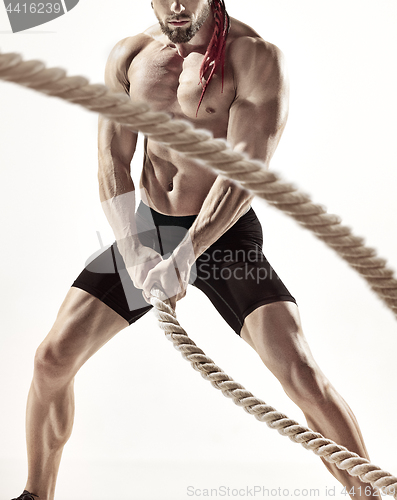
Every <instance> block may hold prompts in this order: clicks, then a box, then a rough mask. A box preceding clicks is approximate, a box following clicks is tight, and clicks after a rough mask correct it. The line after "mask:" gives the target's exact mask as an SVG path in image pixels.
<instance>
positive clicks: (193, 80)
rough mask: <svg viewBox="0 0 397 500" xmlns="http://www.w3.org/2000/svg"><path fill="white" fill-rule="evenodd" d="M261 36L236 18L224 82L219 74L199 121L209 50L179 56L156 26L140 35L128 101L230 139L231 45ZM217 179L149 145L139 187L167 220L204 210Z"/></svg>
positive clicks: (131, 68) (233, 93) (162, 148)
mask: <svg viewBox="0 0 397 500" xmlns="http://www.w3.org/2000/svg"><path fill="white" fill-rule="evenodd" d="M244 35H245V36H247V35H248V36H251V37H257V36H258V35H257V34H256V33H255V32H254V31H253V30H252V29H250V28H249V27H248V26H246V25H244V24H242V23H240V22H238V21H236V20H234V19H232V28H231V30H230V33H229V37H228V42H227V47H226V64H225V73H224V83H223V92H222V77H221V75H220V74H218V73H217V74H215V75H214V76H213V78H212V80H211V83H210V85H209V86H208V88H207V91H206V93H205V96H204V99H203V101H202V103H201V106H200V109H199V111H198V114H197V117H196V111H197V106H198V103H199V100H200V96H201V92H202V86H201V85H199V68H200V66H201V63H202V61H203V57H204V53H205V47H203V48H198V49H196V50H197V51H196V50H195V51H192V52H190V53H189V54H182V55H181V54H179V53H178V49H177V47H176V45H175V44H173V43H172V42H170V41H169V39H168V38H167V37H166V36H164V35H163V34H162V33H161V31H160V30H159V28H158V27H157V26H156V27H154V28H150V29H149V30H147V31H146V32H145V33H144V34H143V35H141V37H142V40H141V45H142V48H141V50H140V51H139V53H138V54H137V55H136V56H135V57H134V58H133V60H132V62H131V64H130V66H129V68H128V72H127V80H128V82H129V86H130V89H129V90H130V96H131V99H132V100H134V101H146V102H148V103H149V104H150V105H151V107H152V109H153V110H156V111H167V112H168V113H171V114H172V116H173V117H174V118H176V119H183V120H187V121H189V122H191V123H193V125H194V126H195V127H196V128H203V129H207V130H210V131H211V132H212V134H213V135H214V137H217V138H226V136H227V128H228V119H229V109H230V106H231V104H232V102H233V100H234V99H235V96H236V84H235V81H234V75H233V64H232V61H230V50H229V48H230V45H231V43H232V42H233V40H235V39H236V38H238V37H240V36H244ZM215 178H216V174H215V173H214V172H212V171H210V170H209V169H205V168H203V167H201V166H199V165H198V164H197V163H195V162H194V161H192V160H189V159H186V158H184V157H182V156H181V155H180V154H178V153H177V152H174V151H172V150H170V149H169V148H168V147H165V146H163V145H161V144H159V143H157V142H155V141H151V140H150V139H148V140H147V141H145V159H144V166H143V171H142V177H141V187H143V188H144V189H145V191H146V196H147V202H148V203H149V204H150V205H151V206H152V208H154V209H155V210H157V211H159V212H161V213H164V214H168V215H193V214H197V213H198V212H199V211H200V208H201V206H202V204H203V201H204V199H205V198H206V196H207V194H208V192H209V190H210V188H211V186H212V184H213V182H214V181H215Z"/></svg>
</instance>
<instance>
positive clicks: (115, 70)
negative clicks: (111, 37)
mask: <svg viewBox="0 0 397 500" xmlns="http://www.w3.org/2000/svg"><path fill="white" fill-rule="evenodd" d="M152 41H153V38H152V37H150V36H149V35H147V34H145V33H140V34H139V35H135V36H130V37H127V38H123V39H122V40H120V41H119V42H117V43H116V45H115V46H114V47H113V49H112V50H111V52H110V54H109V57H108V59H107V63H106V69H105V83H106V85H108V86H109V87H111V88H113V90H115V91H122V90H124V91H126V92H127V93H128V90H129V89H127V88H126V85H127V83H128V77H127V75H128V69H129V67H130V64H131V61H132V60H133V59H134V57H136V56H137V55H138V54H139V53H140V52H141V51H142V50H143V49H144V48H145V47H147V46H148V45H149V44H150V43H151V42H152ZM120 84H121V85H122V87H123V89H121V88H114V87H119V85H120Z"/></svg>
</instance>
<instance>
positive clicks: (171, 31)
mask: <svg viewBox="0 0 397 500" xmlns="http://www.w3.org/2000/svg"><path fill="white" fill-rule="evenodd" d="M152 8H153V10H154V13H155V15H156V17H157V19H158V24H156V25H155V26H153V27H151V28H149V29H148V30H146V31H145V32H144V33H142V34H139V35H137V36H133V37H129V38H126V39H124V40H122V41H121V42H119V43H118V44H117V45H116V46H115V48H114V49H113V51H112V52H111V54H110V57H109V60H108V63H107V66H106V77H105V80H106V84H107V85H108V86H109V87H110V88H111V89H112V90H113V91H115V92H124V93H127V94H130V92H131V94H130V95H131V99H132V100H134V101H147V102H149V103H150V105H151V107H152V108H153V109H155V110H164V111H167V112H169V113H171V114H172V115H173V116H174V117H175V118H182V119H184V120H188V121H190V122H191V123H193V124H194V125H195V126H196V127H200V128H205V129H208V130H210V131H211V132H212V133H213V135H214V136H215V137H219V138H225V139H227V140H228V142H229V143H230V144H231V145H232V147H234V148H235V149H236V150H240V151H244V152H245V153H247V154H248V155H249V156H250V157H251V158H254V159H259V160H261V161H262V162H263V164H264V167H265V168H267V167H268V166H269V163H270V160H271V158H272V156H273V154H274V152H275V149H276V147H277V144H278V142H279V140H280V137H281V134H282V132H283V129H284V127H285V124H286V120H287V114H288V82H287V77H286V73H285V63H284V59H283V54H282V53H281V51H280V50H279V49H278V48H277V47H276V46H274V45H272V44H271V43H268V42H266V41H264V40H263V39H262V38H261V37H260V36H259V35H258V34H257V33H256V32H255V31H254V30H252V29H251V28H250V27H248V26H246V25H245V24H243V23H241V22H239V21H237V20H236V19H229V17H228V15H227V13H226V10H225V6H224V4H223V0H181V1H172V0H153V2H152ZM199 82H201V85H198V83H199ZM136 143H137V133H135V132H133V131H130V130H129V129H127V128H126V127H124V126H122V125H119V124H117V123H114V122H112V121H110V120H108V119H105V118H100V120H99V189H100V197H101V201H102V205H103V208H104V210H105V213H106V216H107V218H108V220H109V222H110V224H111V226H112V228H113V231H114V233H115V237H116V241H115V243H114V244H113V245H112V246H111V247H110V248H109V249H107V250H106V251H105V252H104V253H102V254H101V255H100V256H99V257H98V258H97V259H95V260H94V261H93V262H91V263H90V264H89V265H88V266H87V268H86V269H84V270H83V272H82V273H81V274H80V276H79V277H78V278H77V279H76V281H75V282H74V283H73V286H72V287H71V288H70V290H69V291H68V293H67V295H66V298H65V300H64V302H63V304H62V305H61V308H60V310H59V313H58V316H57V319H56V321H55V324H54V326H53V327H52V329H51V331H50V332H49V334H48V336H47V337H46V338H45V340H44V341H43V343H42V344H41V345H40V347H39V348H38V350H37V354H36V358H35V369H34V378H33V382H32V386H31V390H30V393H29V398H28V410H27V446H28V456H29V477H28V481H27V484H26V489H25V491H24V493H23V494H22V495H21V496H20V497H19V500H33V499H34V498H36V497H39V498H40V499H41V500H53V498H54V492H55V483H56V477H57V473H58V468H59V464H60V460H61V454H62V449H63V447H64V445H65V443H66V442H67V440H68V438H69V437H70V435H71V432H72V424H73V412H74V402H73V380H74V376H75V375H76V373H77V372H78V370H79V369H80V367H81V366H82V365H83V364H84V363H85V362H86V361H87V360H88V359H89V358H90V357H91V356H92V355H93V354H94V353H95V352H96V351H98V349H100V347H102V346H103V345H104V344H105V343H106V342H108V341H109V340H110V339H111V338H112V337H113V336H114V335H115V334H116V333H117V332H119V331H120V330H122V329H123V328H126V327H127V326H129V325H130V324H132V323H133V322H135V321H136V320H137V319H139V318H140V317H141V316H142V315H143V314H145V313H146V312H147V311H148V310H149V309H150V308H151V306H150V305H149V303H148V302H149V297H150V292H151V290H152V287H153V286H154V285H157V286H161V287H162V288H163V289H164V290H165V291H166V293H167V295H168V296H169V297H170V300H171V304H172V305H173V307H175V305H176V302H177V301H178V300H179V299H181V298H182V297H183V296H184V295H185V292H186V287H187V284H188V283H189V282H190V283H192V284H193V285H194V286H197V287H198V288H200V289H201V290H202V291H203V292H204V293H205V294H206V295H207V296H208V297H209V299H210V300H211V302H212V303H213V304H214V306H215V307H216V308H217V310H218V311H219V313H220V314H221V315H222V316H223V318H224V319H225V320H226V321H227V323H228V324H229V325H230V327H231V328H232V329H233V330H234V331H235V332H236V333H237V334H239V335H240V336H241V337H242V338H243V339H244V340H245V341H246V342H248V344H249V345H251V346H252V347H253V348H254V349H255V350H256V352H257V353H258V354H259V356H260V358H261V359H262V361H263V362H264V364H265V365H266V366H267V368H268V369H270V370H271V372H272V373H273V374H274V375H275V376H276V377H277V378H278V380H279V381H280V383H281V384H282V387H283V388H284V390H285V392H286V393H287V394H288V396H289V397H290V398H291V399H292V400H293V401H294V402H295V403H296V404H297V405H298V406H299V407H300V408H301V410H302V411H303V413H304V415H305V417H306V420H307V422H308V425H309V426H310V427H311V428H312V429H314V430H316V431H319V432H321V433H322V434H323V435H325V436H326V437H328V438H330V439H333V440H334V441H336V442H338V443H340V444H342V445H344V446H346V447H347V448H348V449H350V450H352V451H355V452H357V453H358V454H359V455H361V456H363V457H367V452H366V449H365V445H364V442H363V439H362V436H361V433H360V430H359V427H358V424H357V422H356V419H355V417H354V415H353V413H352V411H351V410H350V408H349V407H348V405H347V404H346V402H345V401H344V400H343V399H342V398H341V396H340V395H339V394H338V393H337V392H336V390H335V389H334V388H333V387H332V385H331V384H330V382H329V381H328V380H327V378H326V377H325V376H324V374H323V373H322V372H321V370H320V368H319V367H318V365H317V364H316V362H315V360H314V359H313V356H312V354H311V352H310V349H309V347H308V345H307V342H306V340H305V338H304V336H303V333H302V329H301V325H300V319H299V314H298V308H297V305H296V302H295V299H294V298H293V297H292V296H291V294H290V293H289V291H288V290H287V288H286V287H285V286H284V284H283V283H282V281H281V280H280V279H279V277H278V276H277V274H276V273H275V272H274V270H273V269H272V268H271V266H270V264H269V262H268V261H267V260H266V259H265V257H264V256H263V254H262V233H261V227H260V225H259V222H258V220H257V218H256V216H255V213H254V212H253V210H252V208H250V201H251V199H252V197H251V196H250V194H249V193H248V192H247V191H245V190H243V189H241V188H240V187H238V186H236V185H235V184H234V183H232V182H230V181H229V180H227V179H225V178H223V177H221V176H217V175H216V174H215V173H214V172H212V171H210V170H207V169H205V168H203V167H202V166H200V165H198V164H197V163H196V162H194V161H192V160H190V159H187V158H185V157H183V156H181V155H180V154H178V153H176V152H174V151H172V150H170V149H169V148H168V147H167V146H166V145H164V144H160V143H156V142H154V141H153V140H151V139H150V137H149V138H146V139H145V156H144V165H143V171H142V176H141V186H140V188H141V192H142V202H141V203H140V205H139V207H138V208H137V211H136V213H135V198H134V195H135V193H134V189H135V188H134V184H133V182H132V179H131V175H130V163H131V160H132V157H133V154H134V151H135V147H136ZM326 465H327V467H328V469H329V470H330V471H331V473H332V474H333V475H334V476H335V477H336V478H337V479H338V480H339V481H341V483H343V484H344V485H345V486H347V488H348V491H349V490H350V488H352V487H353V486H355V487H356V489H355V498H361V497H362V498H364V497H365V498H366V499H368V498H375V497H376V494H375V493H374V492H372V493H371V492H370V493H371V494H365V493H368V489H367V490H365V487H366V486H368V485H365V484H363V483H361V482H360V480H359V479H357V478H352V477H351V476H350V475H348V474H347V473H346V472H343V471H340V470H338V469H337V468H336V467H335V466H333V465H330V464H326ZM359 486H362V489H359V488H358V487H359ZM29 492H30V493H29Z"/></svg>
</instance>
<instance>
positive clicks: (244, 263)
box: [192, 209, 295, 334]
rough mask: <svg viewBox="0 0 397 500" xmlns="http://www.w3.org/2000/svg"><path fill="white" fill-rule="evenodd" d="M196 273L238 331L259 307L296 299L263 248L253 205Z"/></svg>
mask: <svg viewBox="0 0 397 500" xmlns="http://www.w3.org/2000/svg"><path fill="white" fill-rule="evenodd" d="M195 273H196V274H195V275H194V278H195V281H194V285H195V286H196V287H197V288H199V289H201V290H202V291H203V292H204V293H205V294H206V295H207V296H208V297H209V299H210V300H211V302H212V303H213V304H214V306H215V307H216V309H217V310H218V312H219V313H220V314H221V315H222V317H223V318H224V319H225V320H226V322H227V323H228V324H229V325H230V326H231V327H232V328H233V330H234V331H235V332H236V333H237V334H240V332H241V328H242V327H243V325H244V322H245V319H246V318H247V316H249V315H250V314H251V313H252V312H253V311H254V310H256V309H257V308H258V307H260V306H262V305H265V304H270V303H273V302H279V301H291V302H295V299H294V297H292V295H291V294H290V292H289V291H288V289H287V288H286V286H285V285H284V283H283V282H282V281H281V279H280V277H279V276H278V274H277V273H276V272H275V270H274V269H273V268H272V266H271V265H270V263H269V261H268V260H267V259H266V257H265V256H264V254H263V252H262V229H261V226H260V223H259V221H258V219H257V217H256V215H255V212H254V211H253V210H252V209H251V210H250V211H249V212H248V213H247V214H245V215H244V216H243V217H241V219H239V220H238V221H237V223H236V224H235V225H234V226H233V227H232V228H231V229H230V230H229V231H227V232H226V233H225V234H224V235H223V236H222V237H221V238H220V239H219V240H218V241H217V242H216V243H215V244H214V245H212V246H211V247H210V248H209V249H208V250H207V251H206V252H205V253H204V254H203V255H202V256H201V257H200V258H199V259H198V260H197V263H196V269H195ZM192 281H193V280H192Z"/></svg>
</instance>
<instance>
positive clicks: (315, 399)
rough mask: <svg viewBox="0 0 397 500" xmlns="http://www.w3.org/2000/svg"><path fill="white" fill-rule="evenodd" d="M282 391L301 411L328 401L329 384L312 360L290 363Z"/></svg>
mask: <svg viewBox="0 0 397 500" xmlns="http://www.w3.org/2000/svg"><path fill="white" fill-rule="evenodd" d="M282 385H283V388H284V391H285V392H286V394H287V395H288V396H289V397H290V399H291V400H292V401H293V402H294V403H296V404H297V405H298V406H299V407H300V408H301V409H302V410H303V411H305V410H306V409H307V410H309V409H310V408H313V406H322V405H323V404H325V403H326V402H327V401H328V399H329V398H328V396H329V389H330V384H329V382H328V380H327V378H326V377H325V375H324V374H323V373H322V372H321V370H320V369H319V368H318V367H317V365H316V364H315V363H314V362H308V361H307V360H299V361H297V362H294V363H291V365H290V367H289V370H288V375H287V377H286V378H285V380H284V381H283V382H282Z"/></svg>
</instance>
